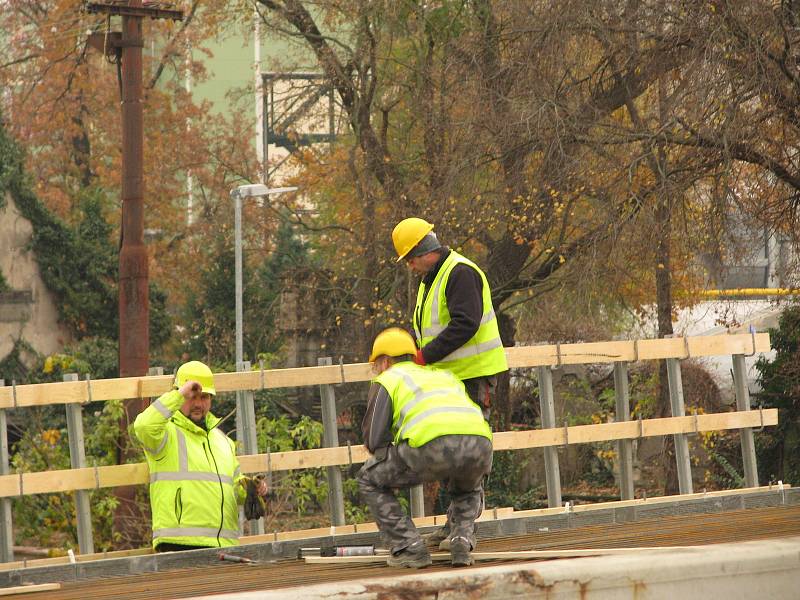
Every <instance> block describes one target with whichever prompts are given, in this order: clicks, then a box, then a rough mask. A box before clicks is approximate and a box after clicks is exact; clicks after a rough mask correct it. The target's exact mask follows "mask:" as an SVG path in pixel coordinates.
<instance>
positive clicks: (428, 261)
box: [392, 217, 508, 418]
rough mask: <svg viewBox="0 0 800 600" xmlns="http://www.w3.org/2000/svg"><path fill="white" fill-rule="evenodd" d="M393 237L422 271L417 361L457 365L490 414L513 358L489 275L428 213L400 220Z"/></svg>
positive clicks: (477, 400)
mask: <svg viewBox="0 0 800 600" xmlns="http://www.w3.org/2000/svg"><path fill="white" fill-rule="evenodd" d="M392 241H393V242H394V248H395V250H396V251H397V256H398V259H397V260H398V262H399V261H401V260H405V261H406V263H407V264H408V266H409V268H410V269H411V270H412V271H413V272H414V273H416V274H417V275H420V276H422V282H421V283H420V286H419V290H418V292H417V304H416V307H415V308H414V318H413V325H414V331H415V333H416V335H417V343H418V344H419V348H420V350H419V352H418V353H417V358H416V361H417V363H418V364H423V365H425V364H427V365H431V366H432V367H434V368H436V369H447V370H448V371H451V372H452V373H453V374H454V375H455V376H456V377H458V378H459V379H460V380H461V381H463V382H464V386H465V387H466V388H467V393H468V394H469V396H470V398H472V399H473V400H474V401H475V403H477V404H478V405H479V406H480V407H481V408H482V409H483V411H484V415H485V416H486V417H487V418H488V416H489V408H490V406H491V404H492V396H493V393H494V390H495V388H496V386H497V374H498V373H502V372H503V371H507V370H508V363H507V362H506V354H505V350H504V349H503V343H502V341H501V340H500V331H499V329H498V327H497V318H496V316H495V312H494V308H493V307H492V292H491V290H490V289H489V282H488V281H487V280H486V275H485V274H484V273H483V271H481V270H480V268H478V266H477V265H476V264H475V263H474V262H472V261H471V260H469V259H468V258H466V257H464V256H462V255H461V254H459V253H458V252H456V251H454V250H450V249H449V248H446V247H443V246H442V245H441V244H440V243H439V240H438V238H437V237H436V234H435V233H434V232H433V225H432V224H431V223H428V222H427V221H425V220H423V219H419V218H416V217H411V218H408V219H404V220H402V221H400V223H398V224H397V225H396V226H395V228H394V230H393V231H392Z"/></svg>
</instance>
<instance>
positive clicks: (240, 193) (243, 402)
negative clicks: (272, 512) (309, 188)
mask: <svg viewBox="0 0 800 600" xmlns="http://www.w3.org/2000/svg"><path fill="white" fill-rule="evenodd" d="M295 190H297V188H296V187H280V188H268V187H267V186H266V185H264V184H263V183H253V184H248V185H240V186H239V187H236V188H233V189H232V190H231V198H233V205H234V254H235V259H234V260H235V277H236V370H237V371H244V370H245V369H249V368H250V365H249V363H248V364H245V363H244V360H243V359H244V340H243V338H244V327H243V323H242V320H243V319H242V316H243V310H242V199H244V198H262V197H264V196H273V195H275V194H283V193H285V192H294V191H295ZM236 432H237V434H236V437H237V438H238V439H241V440H242V446H243V450H244V453H245V454H258V443H257V440H256V414H255V407H254V406H253V394H252V392H248V393H247V394H243V393H242V392H241V391H237V392H236ZM250 533H251V534H260V533H264V524H263V522H262V521H261V520H258V521H253V522H251V528H250Z"/></svg>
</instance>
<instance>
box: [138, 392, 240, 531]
mask: <svg viewBox="0 0 800 600" xmlns="http://www.w3.org/2000/svg"><path fill="white" fill-rule="evenodd" d="M182 404H183V396H181V394H180V392H178V391H177V390H173V391H171V392H167V393H166V394H164V395H163V396H161V397H160V398H159V399H158V400H156V401H155V402H153V403H152V404H151V405H150V406H149V407H147V408H146V409H145V410H144V411H142V412H141V413H140V414H139V415H138V416H137V417H136V421H135V422H134V424H133V428H134V432H135V434H136V437H137V438H139V441H140V442H141V443H142V445H143V446H144V449H145V457H146V458H147V466H148V468H149V469H150V506H151V508H152V513H153V546H154V547H156V546H158V545H159V544H160V543H162V542H169V543H173V544H184V545H187V546H209V547H214V546H234V545H236V544H238V543H239V511H238V507H237V504H238V503H240V502H241V501H242V500H243V498H244V489H243V488H242V486H241V485H239V479H240V478H241V473H240V470H239V460H238V459H237V458H236V450H235V446H234V442H233V441H232V440H231V439H230V438H228V436H226V435H225V434H224V433H223V432H222V431H220V430H219V429H216V425H217V423H219V419H218V418H217V417H215V416H214V415H212V414H211V413H209V414H208V415H206V426H207V427H208V431H204V430H203V429H202V428H200V427H198V426H197V425H195V424H194V423H193V422H192V421H191V419H189V418H188V417H186V416H185V415H184V414H183V413H181V412H180V410H179V408H180V406H181V405H182Z"/></svg>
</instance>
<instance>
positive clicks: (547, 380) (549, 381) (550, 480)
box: [537, 367, 561, 508]
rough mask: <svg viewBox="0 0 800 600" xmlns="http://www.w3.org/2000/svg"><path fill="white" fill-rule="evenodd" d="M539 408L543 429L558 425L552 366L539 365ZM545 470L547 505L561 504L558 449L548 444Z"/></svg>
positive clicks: (545, 450) (555, 505)
mask: <svg viewBox="0 0 800 600" xmlns="http://www.w3.org/2000/svg"><path fill="white" fill-rule="evenodd" d="M537 371H538V374H539V410H540V413H541V415H542V429H551V428H553V427H555V426H556V414H555V404H554V401H553V374H552V372H551V371H550V367H538V368H537ZM544 471H545V479H546V481H547V506H549V507H550V508H556V507H559V506H561V472H560V470H559V467H558V449H557V448H556V447H555V446H547V447H546V448H545V449H544Z"/></svg>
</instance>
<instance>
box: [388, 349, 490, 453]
mask: <svg viewBox="0 0 800 600" xmlns="http://www.w3.org/2000/svg"><path fill="white" fill-rule="evenodd" d="M373 381H375V382H377V383H380V384H381V385H382V386H383V387H384V388H385V389H386V391H387V392H388V393H389V396H390V397H391V398H392V409H393V413H392V432H393V433H394V443H395V444H399V443H400V442H401V441H403V440H408V445H409V446H411V447H412V448H418V447H419V446H422V445H424V444H427V443H428V442H430V441H431V440H433V439H436V438H437V437H441V436H443V435H454V434H455V435H459V434H460V435H480V436H483V437H486V438H489V439H490V440H491V439H492V431H491V429H490V428H489V424H488V423H487V422H486V421H485V420H484V418H483V413H482V412H481V409H480V408H479V407H478V405H477V404H475V403H474V402H473V401H472V400H470V399H469V397H468V396H467V393H466V391H465V390H464V384H463V383H461V382H460V381H459V380H458V379H456V378H455V377H454V376H453V374H452V373H450V372H449V371H439V370H436V369H431V368H430V367H421V366H419V365H415V364H414V363H412V362H410V361H405V362H401V363H396V364H394V365H392V366H391V367H390V368H389V369H387V370H386V371H384V372H383V373H381V374H380V375H378V376H377V377H376V378H375V379H373Z"/></svg>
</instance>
